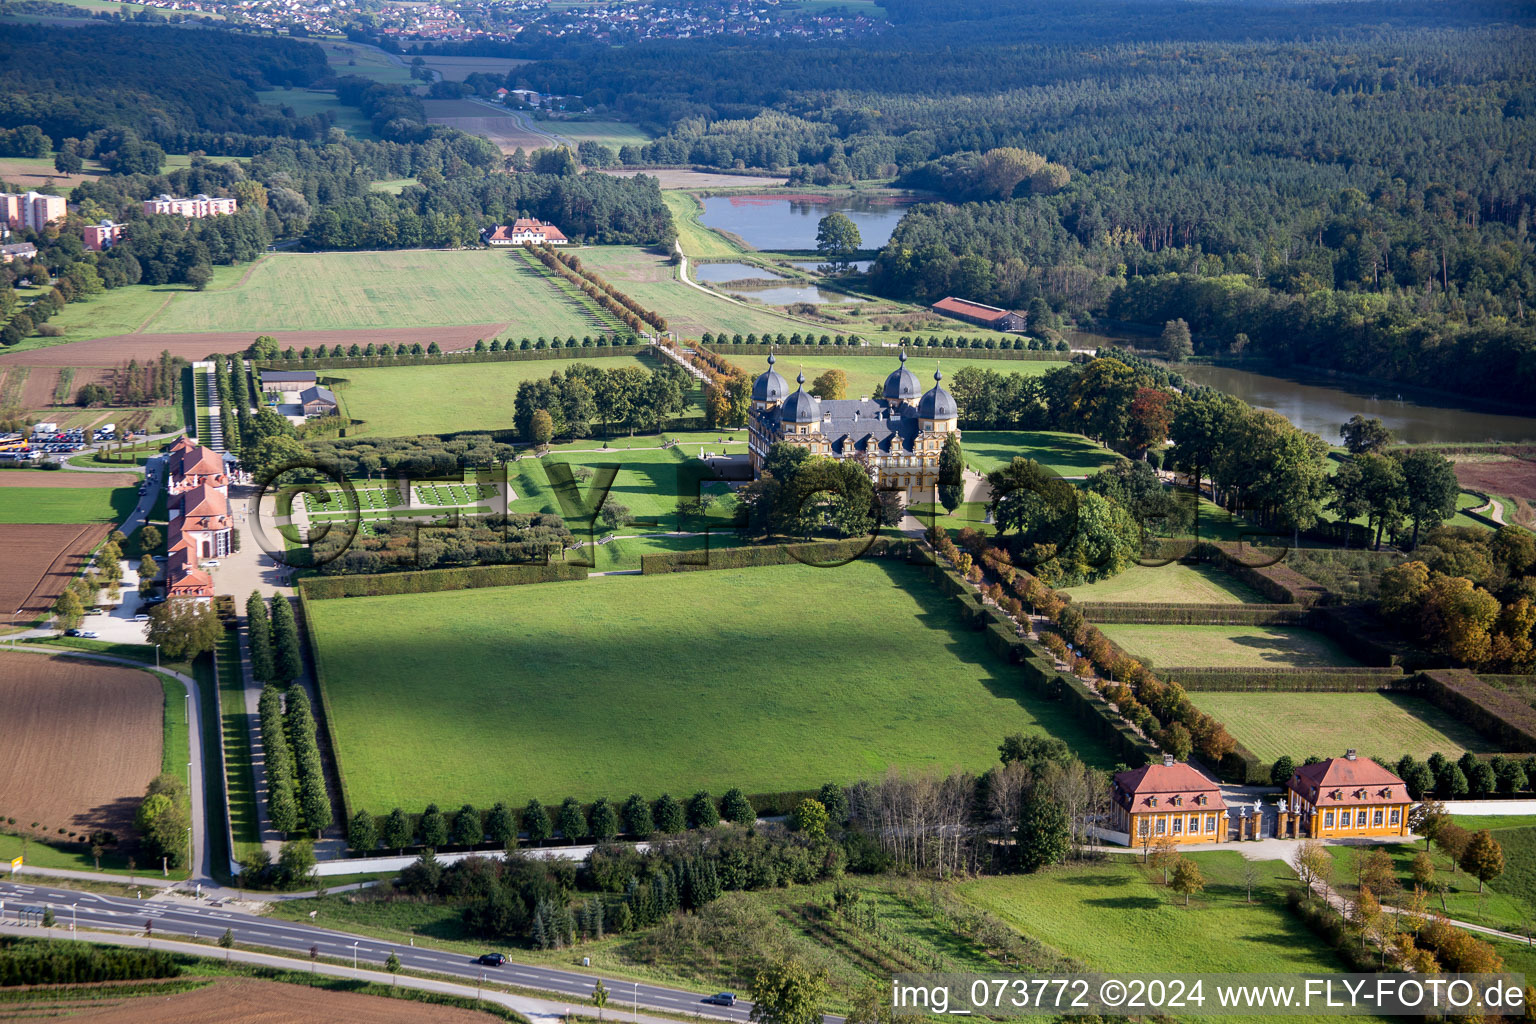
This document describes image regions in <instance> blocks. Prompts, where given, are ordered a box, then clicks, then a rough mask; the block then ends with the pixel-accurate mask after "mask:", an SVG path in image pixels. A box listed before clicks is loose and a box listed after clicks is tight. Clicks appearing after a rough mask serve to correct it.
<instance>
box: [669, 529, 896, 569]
mask: <svg viewBox="0 0 1536 1024" xmlns="http://www.w3.org/2000/svg"><path fill="white" fill-rule="evenodd" d="M915 547H916V543H915V542H913V541H909V540H900V539H892V538H890V537H876V538H875V539H874V540H873V541H870V540H867V539H865V538H863V537H855V538H853V539H851V540H827V541H808V542H806V543H803V544H763V545H758V546H754V547H736V548H722V549H720V550H718V551H714V550H711V551H709V552H708V553H707V554H706V553H705V552H702V551H666V552H662V553H661V554H655V555H641V556H640V572H641V573H642V574H643V575H646V576H653V575H658V574H663V573H669V572H699V571H702V570H711V569H748V568H752V567H754V566H760V565H789V564H790V563H792V562H804V563H808V564H833V563H837V562H845V561H850V560H852V559H855V558H858V557H860V556H864V557H875V558H887V557H891V556H897V557H907V556H908V555H909V554H910V553H911V551H912V550H913V549H914V548H915ZM695 559H705V561H703V562H702V563H701V562H696V561H694V560H695Z"/></svg>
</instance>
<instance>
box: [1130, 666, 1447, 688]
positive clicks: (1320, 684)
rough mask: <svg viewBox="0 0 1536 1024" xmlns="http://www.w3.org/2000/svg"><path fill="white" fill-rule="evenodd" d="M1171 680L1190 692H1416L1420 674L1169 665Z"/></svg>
mask: <svg viewBox="0 0 1536 1024" xmlns="http://www.w3.org/2000/svg"><path fill="white" fill-rule="evenodd" d="M1159 671H1160V672H1162V673H1163V674H1164V675H1165V676H1167V677H1168V678H1169V679H1172V680H1174V681H1176V682H1177V683H1178V684H1179V685H1180V686H1182V687H1184V689H1185V690H1186V691H1190V692H1193V691H1196V690H1212V691H1229V692H1232V691H1256V692H1263V693H1354V692H1363V691H1371V690H1390V691H1392V692H1394V693H1413V692H1417V691H1418V690H1419V689H1420V684H1419V682H1418V677H1417V676H1410V675H1404V674H1403V670H1402V669H1400V668H1396V667H1392V668H1336V669H1335V668H1258V669H1249V668H1234V669H1218V668H1165V669H1160V670H1159Z"/></svg>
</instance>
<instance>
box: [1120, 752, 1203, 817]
mask: <svg viewBox="0 0 1536 1024" xmlns="http://www.w3.org/2000/svg"><path fill="white" fill-rule="evenodd" d="M1111 795H1112V797H1113V799H1114V800H1115V802H1116V803H1118V804H1119V805H1120V806H1121V807H1124V808H1125V809H1126V810H1128V811H1152V810H1159V811H1165V810H1168V809H1170V808H1179V809H1187V808H1191V807H1210V808H1213V809H1223V810H1224V809H1225V808H1226V802H1225V801H1223V800H1222V798H1221V789H1220V787H1218V786H1217V785H1216V783H1214V782H1212V781H1211V780H1210V779H1208V778H1206V777H1205V776H1204V775H1202V774H1201V773H1200V772H1198V771H1196V770H1195V769H1194V768H1192V767H1191V766H1189V765H1187V764H1185V763H1183V762H1182V761H1181V762H1176V763H1174V764H1149V765H1147V766H1146V767H1144V768H1137V769H1134V770H1133V771H1128V772H1120V773H1119V774H1117V775H1116V776H1115V784H1114V787H1113V789H1112V791H1111Z"/></svg>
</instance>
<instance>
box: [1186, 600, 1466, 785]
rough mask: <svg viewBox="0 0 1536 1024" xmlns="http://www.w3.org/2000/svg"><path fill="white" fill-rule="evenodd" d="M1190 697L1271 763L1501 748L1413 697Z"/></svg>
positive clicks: (1421, 755) (1420, 755)
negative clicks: (1349, 754)
mask: <svg viewBox="0 0 1536 1024" xmlns="http://www.w3.org/2000/svg"><path fill="white" fill-rule="evenodd" d="M1177 628H1180V629H1182V628H1185V627H1177ZM1190 698H1191V699H1192V700H1193V701H1194V703H1195V706H1196V707H1197V708H1199V709H1200V710H1201V711H1204V712H1207V713H1208V714H1210V715H1212V716H1214V717H1215V718H1216V719H1217V720H1218V721H1219V722H1221V723H1222V724H1223V725H1225V726H1226V727H1227V731H1229V732H1230V733H1232V735H1233V736H1235V737H1237V739H1238V740H1240V741H1241V742H1242V743H1243V744H1244V745H1245V746H1246V747H1247V748H1248V749H1249V750H1251V751H1253V752H1254V754H1255V755H1257V756H1258V757H1259V758H1260V759H1262V760H1265V761H1273V760H1275V759H1277V758H1279V757H1280V756H1281V755H1282V754H1289V755H1290V756H1291V757H1292V758H1294V759H1295V760H1296V761H1298V762H1300V761H1301V759H1302V758H1304V757H1307V756H1308V755H1311V754H1316V755H1317V756H1319V757H1335V756H1337V755H1339V754H1342V753H1343V752H1344V751H1345V750H1347V749H1349V748H1350V747H1355V748H1357V749H1359V751H1360V753H1361V755H1362V756H1364V757H1384V758H1386V759H1387V760H1388V761H1391V762H1396V761H1397V760H1398V758H1400V757H1402V756H1403V755H1404V754H1412V755H1413V756H1414V757H1417V758H1421V759H1422V758H1425V757H1428V756H1429V755H1430V754H1433V753H1434V752H1435V751H1437V750H1438V751H1439V752H1440V753H1442V754H1444V755H1445V756H1446V757H1449V758H1450V759H1451V760H1453V761H1454V760H1455V759H1456V758H1458V757H1460V756H1461V755H1462V754H1463V753H1465V752H1466V751H1468V750H1473V751H1480V750H1493V749H1496V748H1495V747H1493V746H1491V745H1490V744H1489V743H1488V742H1487V741H1486V740H1484V739H1483V737H1482V736H1480V735H1479V734H1478V733H1477V731H1476V730H1475V729H1473V728H1472V727H1471V726H1469V725H1466V724H1465V723H1463V722H1458V721H1457V720H1456V719H1454V718H1452V717H1451V716H1450V715H1448V714H1446V713H1445V712H1444V711H1441V710H1440V709H1439V708H1437V707H1435V706H1434V705H1433V704H1431V703H1430V702H1429V701H1427V700H1425V699H1424V698H1422V697H1413V696H1409V695H1407V694H1398V693H1217V692H1210V691H1204V690H1199V691H1195V692H1193V693H1191V694H1190Z"/></svg>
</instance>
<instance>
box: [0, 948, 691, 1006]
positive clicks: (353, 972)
mask: <svg viewBox="0 0 1536 1024" xmlns="http://www.w3.org/2000/svg"><path fill="white" fill-rule="evenodd" d="M40 931H41V929H39V928H37V927H36V926H32V925H27V926H18V925H14V924H0V934H8V935H21V936H25V937H27V938H36V937H37V935H38V934H39V932H40ZM52 935H53V936H54V937H66V938H68V937H70V931H69V927H68V924H67V923H66V924H65V925H64V926H63V927H62V928H61V927H57V926H56V927H55V928H54V929H53V932H52ZM79 938H80V939H81V940H83V941H86V942H94V943H106V944H109V945H114V946H130V947H133V948H135V949H155V950H162V951H165V952H170V953H186V954H190V955H192V956H203V957H225V958H228V959H230V960H233V961H235V962H236V963H242V964H253V965H256V966H261V967H276V968H278V969H280V970H289V971H304V970H308V971H311V972H313V973H316V974H324V975H325V976H326V977H330V978H348V979H353V978H356V979H359V980H362V981H371V982H374V983H375V984H378V985H391V986H396V987H399V988H410V989H418V990H420V991H423V992H444V993H447V994H448V995H453V996H460V997H462V998H466V999H480V1000H483V1001H484V1002H487V1003H498V1004H500V1005H502V1006H505V1007H508V1008H510V1009H513V1010H516V1011H517V1012H519V1013H521V1014H522V1015H523V1016H525V1017H527V1018H528V1019H529V1020H531V1021H536V1022H538V1024H563V1022H564V1020H565V1018H566V1017H567V1016H568V1015H569V1014H570V1012H571V1010H572V1009H573V1008H574V1000H556V999H540V998H538V997H537V996H525V995H521V994H518V993H513V992H501V991H498V990H496V989H487V988H483V987H482V986H480V985H478V984H470V983H468V982H467V981H466V982H453V981H441V980H438V979H436V978H418V977H414V976H412V975H409V974H407V975H404V976H403V977H402V976H396V975H390V974H388V973H386V972H384V971H382V970H379V969H378V965H376V964H374V963H372V962H371V961H366V960H363V959H362V958H361V957H359V958H358V965H357V967H353V966H352V965H351V964H329V963H326V964H321V963H311V962H309V961H308V960H298V959H294V958H290V957H285V956H274V955H272V954H269V953H255V952H251V951H249V950H243V949H235V950H222V951H221V950H218V949H212V950H210V949H209V948H208V947H207V946H204V945H199V944H195V943H192V942H175V941H172V940H168V939H166V938H165V937H164V936H159V935H157V936H145V935H143V934H138V935H117V934H113V933H106V932H95V931H86V930H84V929H81V931H80V933H79ZM487 973H488V974H495V973H496V972H492V971H487ZM589 1012H590V1011H589ZM608 1012H609V1019H610V1020H612V1021H614V1022H615V1024H673V1021H672V1020H671V1019H670V1018H666V1017H652V1016H650V1015H644V1016H636V1015H635V1013H634V1011H633V1010H632V1009H631V1010H629V1011H625V1010H623V1008H621V1007H619V1006H618V1004H617V1003H610V1004H609V1011H608Z"/></svg>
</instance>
